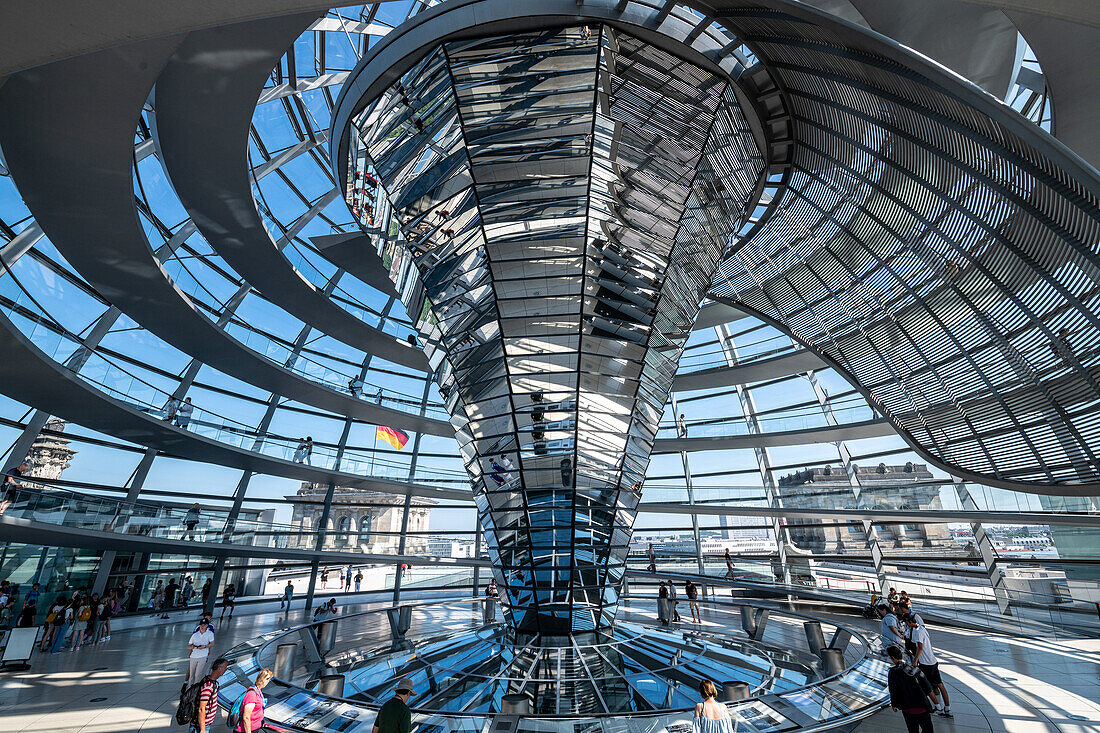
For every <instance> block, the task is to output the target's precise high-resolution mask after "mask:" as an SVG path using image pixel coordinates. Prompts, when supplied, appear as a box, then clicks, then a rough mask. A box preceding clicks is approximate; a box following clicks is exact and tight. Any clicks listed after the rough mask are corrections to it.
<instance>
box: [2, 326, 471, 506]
mask: <svg viewBox="0 0 1100 733" xmlns="http://www.w3.org/2000/svg"><path fill="white" fill-rule="evenodd" d="M0 352H2V353H3V354H4V358H3V359H0V392H2V393H3V394H5V395H7V396H8V397H11V398H12V399H14V400H18V401H20V402H24V403H26V404H29V405H33V406H34V407H36V408H38V409H40V410H43V411H45V412H48V413H50V414H51V415H57V416H58V417H61V418H63V419H65V420H68V421H71V422H74V423H77V424H78V425H83V426H84V427H87V428H90V429H92V430H96V431H99V432H101V433H104V434H106V435H112V436H114V437H116V438H119V439H121V440H125V441H129V442H131V443H137V444H138V445H143V446H145V447H147V448H153V449H155V450H157V451H160V452H161V453H165V454H167V455H170V456H176V457H179V458H186V459H188V460H194V461H205V462H207V463H213V464H216V465H219V466H227V467H229V468H238V469H241V470H245V471H253V472H255V473H264V474H268V475H271V476H281V477H283V478H289V479H294V480H297V481H308V482H312V483H320V484H329V483H335V484H337V485H339V486H348V487H352V488H362V489H369V490H373V491H383V492H386V493H388V494H393V495H400V496H405V495H411V496H423V497H429V498H436V499H458V500H464V501H467V500H469V499H470V497H471V495H470V492H469V491H468V490H466V491H463V490H448V489H440V488H437V487H434V486H427V485H423V484H414V483H406V482H403V481H394V480H390V479H378V478H373V477H370V476H363V475H360V474H353V473H345V472H343V471H332V470H329V469H324V468H319V467H317V468H314V467H312V466H306V465H303V464H300V463H295V462H293V461H287V460H283V459H281V458H275V457H273V456H268V455H264V454H263V453H258V452H255V451H250V450H246V449H244V448H239V447H237V446H234V445H230V444H228V443H222V442H220V441H217V440H213V439H211V438H207V437H204V436H202V435H198V434H196V433H193V432H190V431H188V430H184V429H183V428H178V427H174V426H172V425H169V424H168V423H166V422H164V421H162V420H160V419H158V418H157V417H154V416H152V415H150V414H148V413H146V412H142V411H141V410H139V409H138V408H136V407H134V406H132V405H130V404H128V403H126V402H123V401H122V400H118V399H115V398H114V397H111V396H109V395H107V394H105V393H103V392H101V391H100V390H98V389H95V388H94V387H92V386H91V385H90V384H88V383H87V382H85V381H84V380H82V379H80V378H79V377H77V376H76V375H75V374H73V373H72V372H71V371H69V370H68V369H66V368H65V367H63V366H62V365H60V364H58V363H57V362H56V361H54V360H53V359H51V358H50V357H49V356H47V355H46V354H45V353H43V352H42V351H41V350H40V349H39V348H38V347H37V346H35V345H34V344H33V343H31V342H30V341H29V340H28V339H27V337H26V336H24V335H23V333H22V332H21V331H19V329H18V328H16V327H15V325H14V324H12V323H11V321H9V320H8V319H7V317H6V316H3V315H0Z"/></svg>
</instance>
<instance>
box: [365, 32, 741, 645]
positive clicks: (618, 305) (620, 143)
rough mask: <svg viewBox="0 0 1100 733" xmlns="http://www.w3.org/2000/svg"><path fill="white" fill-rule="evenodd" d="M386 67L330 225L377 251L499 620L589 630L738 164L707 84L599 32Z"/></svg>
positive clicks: (734, 120) (721, 230)
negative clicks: (414, 350)
mask: <svg viewBox="0 0 1100 733" xmlns="http://www.w3.org/2000/svg"><path fill="white" fill-rule="evenodd" d="M399 30H400V29H399ZM368 60H369V59H368ZM405 68H406V70H405V71H403V73H401V74H400V75H399V76H391V77H389V78H390V79H391V81H390V82H388V83H387V84H386V85H385V86H383V87H382V88H381V90H380V91H378V92H376V93H375V94H374V96H373V98H371V99H365V100H363V104H362V106H361V110H362V111H361V112H360V113H359V114H358V115H356V116H355V117H354V118H353V119H352V129H351V136H350V137H351V139H350V145H349V148H348V150H349V161H348V180H347V181H345V183H346V185H347V199H348V202H349V204H350V206H351V208H352V210H353V212H354V213H355V214H356V215H357V216H358V217H359V220H360V223H361V224H362V225H364V227H366V228H377V227H378V225H379V224H381V225H382V226H383V227H384V228H385V229H386V230H387V231H388V233H389V234H390V235H391V236H392V237H393V239H394V240H395V241H394V242H392V243H391V244H390V245H388V246H386V247H385V248H384V250H383V252H382V255H383V261H384V262H385V263H386V265H387V266H388V267H389V268H390V274H391V277H392V278H394V281H395V283H396V285H397V288H398V292H400V293H401V294H402V298H403V300H404V301H405V304H406V306H407V308H408V309H409V313H410V315H411V316H412V318H413V320H414V321H416V323H417V326H418V328H419V329H420V332H421V334H422V337H423V341H424V343H425V344H427V346H426V349H427V351H428V355H429V358H430V359H431V361H432V364H433V366H438V367H439V388H440V393H441V395H442V397H443V399H444V401H445V403H446V404H447V407H448V409H449V411H450V414H451V415H452V423H453V425H454V427H455V431H456V435H457V438H458V441H459V445H460V447H461V450H462V453H463V457H464V459H465V462H466V466H467V469H468V471H469V473H470V476H471V478H472V480H473V486H474V498H475V501H476V504H477V508H478V512H479V518H480V521H481V523H482V526H483V528H484V530H485V536H486V539H487V542H488V546H489V552H490V557H491V560H492V564H493V572H494V575H495V577H496V580H497V582H498V584H499V586H500V588H501V591H502V595H503V597H504V601H505V602H504V611H505V614H506V616H507V619H508V621H509V622H510V623H511V624H512V626H513V627H514V628H515V629H516V631H517V632H520V633H525V634H541V635H543V636H559V635H568V634H573V633H580V632H585V631H592V630H596V629H600V628H604V627H607V626H609V625H610V624H611V623H612V621H613V620H614V616H615V610H616V607H617V604H618V599H619V591H620V588H621V586H622V582H623V576H624V572H625V569H626V556H627V551H628V547H629V543H630V535H631V528H632V526H633V523H634V517H635V514H636V510H637V505H638V501H639V499H640V495H641V485H642V481H643V478H644V476H645V472H646V467H647V464H648V462H649V456H650V452H651V450H652V447H653V440H654V437H655V435H656V432H657V428H658V423H659V422H660V420H661V416H662V413H663V410H664V406H665V402H666V401H667V399H668V395H669V391H670V389H671V386H672V379H673V376H674V375H675V373H676V369H677V363H678V360H679V357H680V354H681V351H682V349H683V346H684V342H685V341H686V339H687V336H688V334H689V333H690V331H691V328H692V325H693V324H694V322H695V318H696V315H697V314H698V310H699V307H700V303H701V301H702V299H703V298H704V296H705V295H706V293H707V290H708V288H709V285H710V280H711V277H712V276H713V274H714V272H715V269H716V267H717V265H718V262H719V260H720V258H721V256H722V254H723V252H724V250H725V246H726V243H727V241H728V236H729V234H730V233H731V232H733V231H734V230H735V229H736V227H737V226H738V225H739V222H740V219H741V217H742V216H743V213H744V209H745V204H746V201H747V200H748V199H749V197H750V194H751V192H752V190H753V187H754V185H755V183H756V180H757V178H758V176H759V173H760V170H761V168H762V165H761V161H760V155H759V153H758V151H757V148H756V145H755V143H754V141H753V138H752V136H751V134H750V133H749V131H748V126H747V124H746V123H745V120H744V118H743V116H742V113H741V110H740V108H739V106H738V104H737V101H736V97H735V95H734V92H733V89H732V86H731V83H730V81H729V79H728V77H726V76H725V75H724V74H723V73H722V72H721V71H719V70H718V69H717V68H715V69H704V68H702V67H701V66H699V65H695V64H693V63H689V62H688V61H685V60H683V59H682V58H681V57H680V56H678V55H676V54H675V53H672V52H670V51H669V50H667V49H666V48H664V47H662V48H657V47H655V46H654V45H651V44H649V43H647V42H644V41H642V40H640V39H638V38H636V37H634V36H631V35H629V34H627V33H625V32H623V31H621V30H617V29H615V28H613V27H611V26H610V25H603V24H599V23H594V24H592V25H575V26H570V27H560V26H557V27H549V28H546V29H544V30H537V31H529V30H528V31H524V32H522V33H515V34H509V35H491V36H488V37H480V38H472V39H471V38H468V37H467V38H463V39H448V38H442V39H440V41H439V43H438V44H437V45H435V46H432V47H430V48H429V49H428V50H427V51H426V52H423V53H422V54H421V55H420V56H419V57H418V58H417V59H415V61H413V62H411V63H406V64H405ZM394 79H395V80H394ZM384 199H386V200H384ZM390 216H392V222H393V223H391V220H390V218H389V217H390Z"/></svg>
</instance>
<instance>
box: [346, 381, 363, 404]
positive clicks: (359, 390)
mask: <svg viewBox="0 0 1100 733" xmlns="http://www.w3.org/2000/svg"><path fill="white" fill-rule="evenodd" d="M348 391H349V392H351V396H352V397H355V398H356V399H358V398H359V397H361V396H362V394H363V378H362V377H352V378H351V380H349V381H348Z"/></svg>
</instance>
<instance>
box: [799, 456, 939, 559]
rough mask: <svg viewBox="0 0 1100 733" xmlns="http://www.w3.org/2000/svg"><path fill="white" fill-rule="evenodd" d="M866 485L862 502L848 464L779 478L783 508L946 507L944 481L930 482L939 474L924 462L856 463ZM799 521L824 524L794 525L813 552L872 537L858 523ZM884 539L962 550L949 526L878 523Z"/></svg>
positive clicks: (803, 543)
mask: <svg viewBox="0 0 1100 733" xmlns="http://www.w3.org/2000/svg"><path fill="white" fill-rule="evenodd" d="M853 469H854V470H855V472H856V477H857V479H858V481H859V485H860V502H859V506H858V507H857V506H856V501H855V494H853V492H852V482H851V481H850V480H849V478H848V474H847V473H845V471H844V469H843V468H832V467H825V468H808V469H805V470H803V471H796V472H795V473H792V474H788V475H787V476H784V477H783V478H781V479H780V480H779V496H780V499H781V500H782V503H783V506H784V507H787V508H791V509H807V508H823V507H825V508H836V509H855V508H860V509H903V510H918V511H919V510H929V509H942V508H943V505H942V503H941V501H940V489H939V485H938V484H929V483H926V482H929V481H931V480H932V479H933V478H934V477H933V476H932V474H931V472H929V471H928V467H927V466H926V465H925V464H923V463H906V464H905V465H902V466H887V465H886V464H881V463H880V464H879V465H878V466H875V467H870V468H868V467H865V466H853ZM797 524H801V525H806V524H816V525H820V526H810V527H806V526H803V527H792V528H791V529H790V536H791V541H792V542H794V544H795V546H796V547H799V548H801V549H804V550H811V551H813V552H836V551H841V550H844V549H852V548H863V547H865V543H866V537H865V536H864V533H863V531H862V528H861V527H860V525H859V523H857V522H848V523H846V524H844V525H838V526H829V525H824V524H821V523H820V522H818V521H816V520H809V519H799V520H797ZM878 539H879V542H880V544H882V545H883V546H884V547H894V548H900V549H905V548H910V549H915V548H929V547H940V548H944V549H957V548H958V545H957V544H956V543H955V541H954V539H952V537H951V533H950V532H949V531H948V528H947V525H946V524H886V525H878Z"/></svg>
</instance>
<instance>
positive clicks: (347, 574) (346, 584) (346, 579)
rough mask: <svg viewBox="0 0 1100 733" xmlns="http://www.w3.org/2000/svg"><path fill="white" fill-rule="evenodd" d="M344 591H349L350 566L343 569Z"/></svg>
mask: <svg viewBox="0 0 1100 733" xmlns="http://www.w3.org/2000/svg"><path fill="white" fill-rule="evenodd" d="M344 592H345V593H349V592H351V568H350V567H348V568H346V569H345V570H344Z"/></svg>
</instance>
